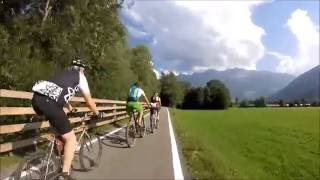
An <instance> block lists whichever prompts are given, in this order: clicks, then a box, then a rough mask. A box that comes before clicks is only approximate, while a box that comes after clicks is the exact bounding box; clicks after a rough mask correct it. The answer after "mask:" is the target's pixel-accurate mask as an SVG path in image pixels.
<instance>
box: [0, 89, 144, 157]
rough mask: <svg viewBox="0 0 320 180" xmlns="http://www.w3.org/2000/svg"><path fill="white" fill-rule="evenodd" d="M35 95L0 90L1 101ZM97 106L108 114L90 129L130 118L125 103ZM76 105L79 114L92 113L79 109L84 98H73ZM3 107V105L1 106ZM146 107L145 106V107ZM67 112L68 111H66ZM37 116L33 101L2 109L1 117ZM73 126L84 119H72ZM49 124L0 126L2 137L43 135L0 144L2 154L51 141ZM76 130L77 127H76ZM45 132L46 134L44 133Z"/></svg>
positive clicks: (104, 101) (103, 101)
mask: <svg viewBox="0 0 320 180" xmlns="http://www.w3.org/2000/svg"><path fill="white" fill-rule="evenodd" d="M32 95H33V93H31V92H24V91H12V90H6V89H0V98H1V99H8V98H10V99H9V100H11V99H13V98H14V99H27V100H31V99H32ZM94 101H95V102H96V104H97V109H98V110H99V111H103V112H105V113H106V116H105V117H104V118H103V119H102V120H100V121H98V122H96V123H95V124H93V125H90V127H89V128H94V127H99V126H103V125H106V124H109V123H112V122H115V121H119V120H123V119H125V118H128V117H129V116H128V114H127V113H126V111H125V108H126V106H125V104H126V102H125V101H117V100H108V99H94ZM73 103H76V104H77V106H74V107H75V108H76V109H77V110H78V112H90V110H89V108H87V107H79V105H81V104H82V103H85V100H84V99H83V98H82V97H73V98H72V99H71V104H73ZM1 106H2V105H1ZM144 106H145V105H144ZM64 110H65V112H67V109H64ZM34 114H35V112H34V111H33V109H32V107H31V101H30V106H29V107H0V117H1V118H2V119H3V118H12V117H13V116H21V117H23V118H25V119H30V117H32V116H33V115H34ZM69 120H70V122H71V124H75V123H77V122H80V121H81V120H82V117H70V118H69ZM2 124H3V123H2ZM48 128H49V122H48V121H47V120H43V121H39V122H29V123H19V124H10V125H8V124H5V125H0V136H3V137H4V136H7V135H10V134H13V133H23V132H26V131H30V130H41V132H42V133H40V134H39V136H36V137H32V138H22V139H19V140H17V141H13V142H5V143H2V144H0V153H3V152H9V151H12V150H15V149H18V148H22V147H26V146H30V145H32V144H36V143H37V142H38V141H39V140H41V139H43V138H47V139H50V137H51V134H50V131H45V130H48ZM75 129H76V127H75ZM43 131H44V132H43Z"/></svg>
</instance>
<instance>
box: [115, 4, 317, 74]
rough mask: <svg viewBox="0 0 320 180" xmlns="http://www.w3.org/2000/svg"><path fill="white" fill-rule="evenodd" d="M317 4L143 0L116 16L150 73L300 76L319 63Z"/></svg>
mask: <svg viewBox="0 0 320 180" xmlns="http://www.w3.org/2000/svg"><path fill="white" fill-rule="evenodd" d="M319 9H320V7H319V1H316V0H306V1H297V0H290V1H155V0H152V1H146V0H143V1H142V0H140V1H139V0H136V1H135V5H134V6H132V7H131V8H130V9H128V8H124V9H123V10H121V12H120V17H121V19H122V22H123V24H124V25H125V26H126V28H127V30H128V32H129V43H130V44H131V46H136V45H138V44H144V45H146V46H148V47H149V49H150V51H151V53H152V57H153V61H154V64H155V69H157V70H158V71H174V72H177V73H192V72H198V71H204V70H207V69H216V70H225V69H230V68H244V69H256V70H267V71H273V72H282V73H289V74H293V75H296V76H297V75H299V74H301V73H303V72H305V71H307V70H308V69H310V68H312V67H314V66H315V65H317V64H319Z"/></svg>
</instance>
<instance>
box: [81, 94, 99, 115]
mask: <svg viewBox="0 0 320 180" xmlns="http://www.w3.org/2000/svg"><path fill="white" fill-rule="evenodd" d="M83 97H84V99H85V100H86V103H87V105H88V107H89V108H90V110H91V111H92V112H94V114H95V115H98V114H99V111H98V110H97V106H96V103H95V102H94V101H93V99H92V97H91V94H90V93H89V94H88V93H86V94H83Z"/></svg>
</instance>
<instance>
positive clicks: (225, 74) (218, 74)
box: [177, 68, 294, 99]
mask: <svg viewBox="0 0 320 180" xmlns="http://www.w3.org/2000/svg"><path fill="white" fill-rule="evenodd" d="M177 78H178V79H179V80H183V81H187V82H190V83H191V84H192V86H204V85H205V84H206V83H207V82H208V81H210V80H212V79H218V80H220V81H222V82H223V83H224V84H225V85H226V86H227V87H228V88H229V90H230V93H231V97H232V99H235V98H236V97H238V98H239V99H255V98H257V97H260V96H265V97H266V96H270V95H271V94H273V93H275V92H277V91H278V90H280V89H282V88H283V87H285V86H286V85H287V84H288V83H289V82H290V81H292V80H293V79H294V76H292V75H289V74H283V73H272V72H267V71H254V70H244V69H238V68H236V69H229V70H225V71H216V70H208V71H205V72H201V73H193V74H191V75H184V74H180V75H178V76H177Z"/></svg>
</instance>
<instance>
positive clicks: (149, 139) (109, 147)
mask: <svg viewBox="0 0 320 180" xmlns="http://www.w3.org/2000/svg"><path fill="white" fill-rule="evenodd" d="M145 120H146V125H147V128H148V127H149V117H146V118H145ZM124 135H125V129H121V130H119V131H118V132H116V133H114V134H112V135H108V136H107V137H106V138H104V139H103V141H102V142H103V154H102V157H101V162H100V165H99V167H97V168H95V169H93V170H92V171H89V172H76V171H75V172H74V177H75V178H76V179H183V175H182V174H181V175H182V176H177V175H176V174H177V167H176V164H177V162H173V161H176V160H175V159H177V157H174V156H176V155H177V153H176V155H175V153H173V151H174V150H173V149H174V148H173V146H172V145H171V141H172V138H171V137H170V131H169V118H168V111H167V110H166V108H162V110H161V114H160V127H159V129H158V130H156V132H155V133H154V134H150V133H149V132H148V131H147V133H146V135H145V137H144V138H138V139H137V141H136V144H135V146H134V147H131V148H128V147H127V145H126V143H125V142H123V141H124V137H125V136H124ZM178 156H179V155H178ZM178 159H179V157H178ZM178 163H180V162H178ZM174 168H175V170H174ZM180 168H181V167H180ZM177 177H178V178H177Z"/></svg>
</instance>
